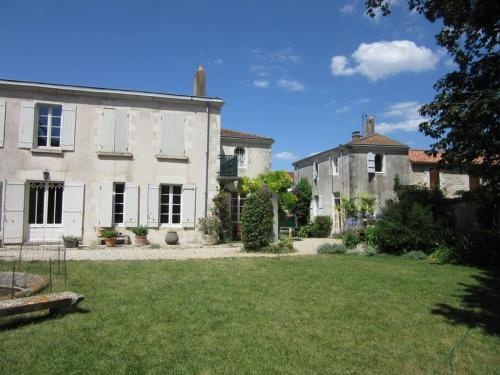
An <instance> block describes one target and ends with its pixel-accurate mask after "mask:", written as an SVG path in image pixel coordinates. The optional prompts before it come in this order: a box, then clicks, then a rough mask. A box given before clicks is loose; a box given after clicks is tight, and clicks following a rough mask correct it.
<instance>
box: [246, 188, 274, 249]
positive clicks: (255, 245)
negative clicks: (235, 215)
mask: <svg viewBox="0 0 500 375" xmlns="http://www.w3.org/2000/svg"><path fill="white" fill-rule="evenodd" d="M271 198H272V197H271V193H270V192H268V191H266V190H259V191H256V192H255V193H252V194H250V195H249V196H248V197H247V199H246V201H245V209H244V210H243V214H242V216H241V239H242V241H243V246H244V247H245V249H246V250H248V251H258V250H259V249H262V248H264V247H266V246H268V245H269V243H270V242H271V239H272V236H273V215H274V213H273V204H272V199H271Z"/></svg>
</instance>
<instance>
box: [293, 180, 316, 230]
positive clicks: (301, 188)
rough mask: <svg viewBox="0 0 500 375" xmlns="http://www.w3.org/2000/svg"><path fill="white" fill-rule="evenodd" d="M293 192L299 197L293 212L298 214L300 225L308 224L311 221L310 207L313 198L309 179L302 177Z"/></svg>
mask: <svg viewBox="0 0 500 375" xmlns="http://www.w3.org/2000/svg"><path fill="white" fill-rule="evenodd" d="M293 193H294V194H295V196H296V197H297V202H296V203H295V206H294V208H293V213H294V214H295V216H297V222H298V224H299V226H302V225H306V224H308V223H309V208H310V207H311V199H312V188H311V185H309V182H308V181H307V179H305V178H301V179H300V181H299V182H298V183H297V185H296V186H295V189H293Z"/></svg>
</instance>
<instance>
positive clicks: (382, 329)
mask: <svg viewBox="0 0 500 375" xmlns="http://www.w3.org/2000/svg"><path fill="white" fill-rule="evenodd" d="M41 267H43V266H41ZM45 268H46V267H45ZM68 276H69V285H68V289H70V290H72V291H75V292H80V293H82V294H84V295H85V301H84V302H83V303H82V307H84V308H85V309H88V311H89V312H88V313H78V312H77V313H72V314H67V315H65V316H62V317H59V318H55V319H48V318H46V315H45V314H44V313H39V314H33V315H29V316H25V317H24V318H22V319H21V320H19V317H18V318H17V319H16V320H13V319H12V318H2V319H0V353H1V355H0V373H2V374H72V373H78V374H87V373H88V374H107V375H109V374H146V373H148V374H149V373H154V374H221V373H227V374H237V373H238V374H239V373H253V374H271V373H286V374H306V373H311V374H313V373H314V374H321V373H324V374H336V373H338V374H434V373H436V374H447V373H448V371H449V368H448V367H449V361H448V358H449V356H450V351H451V350H452V348H454V347H456V349H455V351H454V356H453V362H452V364H453V366H452V370H453V372H454V373H457V374H495V373H498V374H500V328H499V318H500V315H499V307H500V300H499V295H498V293H499V288H498V279H497V278H495V277H493V276H492V275H491V274H488V273H486V272H484V271H480V270H477V269H474V268H467V267H459V266H448V265H445V266H438V265H431V264H428V263H425V262H423V261H414V260H407V259H403V258H394V257H383V256H376V257H362V256H347V255H339V256H328V255H324V256H316V257H314V256H311V257H281V258H251V259H249V258H247V259H242V258H240V259H227V260H200V261H180V262H171V261H149V262H145V261H144V262H108V263H105V262H70V263H68ZM464 335H465V336H464ZM462 338H463V340H461V339H462ZM457 344H458V345H457Z"/></svg>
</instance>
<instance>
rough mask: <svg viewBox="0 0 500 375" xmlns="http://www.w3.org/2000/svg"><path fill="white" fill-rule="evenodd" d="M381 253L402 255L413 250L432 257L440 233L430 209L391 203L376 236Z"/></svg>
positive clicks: (406, 203) (384, 213) (378, 225)
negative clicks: (437, 230)
mask: <svg viewBox="0 0 500 375" xmlns="http://www.w3.org/2000/svg"><path fill="white" fill-rule="evenodd" d="M373 238H374V239H375V244H376V245H377V247H378V248H380V250H382V251H384V252H387V253H390V254H398V255H400V254H403V253H405V252H407V251H411V250H420V251H423V252H425V253H429V252H430V251H431V250H432V249H433V248H434V247H435V244H436V242H437V233H436V228H435V225H434V220H433V215H432V211H431V209H430V207H428V206H423V205H421V204H419V203H417V202H409V201H398V202H388V204H387V206H386V207H385V208H384V210H383V212H382V217H381V219H380V220H379V221H378V222H377V223H376V224H375V233H374V234H373Z"/></svg>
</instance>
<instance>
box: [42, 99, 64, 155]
mask: <svg viewBox="0 0 500 375" xmlns="http://www.w3.org/2000/svg"><path fill="white" fill-rule="evenodd" d="M61 115H62V107H61V106H60V105H48V104H39V105H37V117H38V122H37V146H39V147H60V145H61Z"/></svg>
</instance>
